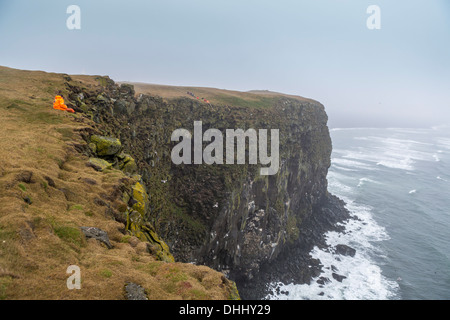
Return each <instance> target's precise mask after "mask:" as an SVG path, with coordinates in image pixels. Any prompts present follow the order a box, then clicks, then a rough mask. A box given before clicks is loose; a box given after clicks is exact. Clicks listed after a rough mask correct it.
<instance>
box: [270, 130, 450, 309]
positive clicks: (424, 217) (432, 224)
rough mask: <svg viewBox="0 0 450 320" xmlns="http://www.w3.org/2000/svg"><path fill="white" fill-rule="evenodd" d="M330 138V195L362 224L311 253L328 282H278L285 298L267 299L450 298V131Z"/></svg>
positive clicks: (354, 223) (342, 133)
mask: <svg viewBox="0 0 450 320" xmlns="http://www.w3.org/2000/svg"><path fill="white" fill-rule="evenodd" d="M330 131H331V132H330V133H331V137H332V141H333V152H332V161H331V162H332V164H331V167H330V169H329V173H328V177H327V178H328V184H329V191H330V192H331V193H333V194H335V195H336V196H338V197H340V198H341V199H343V200H344V201H345V202H346V203H347V208H348V210H349V211H350V213H351V214H352V216H353V217H354V218H356V219H351V220H350V221H348V222H346V223H344V227H345V232H344V233H337V232H329V233H327V234H326V239H327V243H328V244H329V245H330V248H329V249H324V250H320V249H318V248H317V247H316V248H314V249H313V251H312V252H311V255H312V256H313V257H314V258H317V259H319V260H320V261H321V264H322V265H323V267H322V271H323V272H322V274H321V275H320V276H319V277H324V278H326V279H328V280H329V281H325V283H322V284H320V283H317V282H316V280H317V279H318V278H319V277H317V278H315V279H313V280H312V281H311V283H310V284H309V285H308V284H304V285H293V284H282V283H273V284H271V286H272V287H273V288H276V287H278V288H280V290H279V291H278V292H284V293H283V294H279V295H269V296H267V299H352V300H353V299H355V300H356V299H358V300H359V299H365V300H366V299H376V300H384V299H406V300H412V299H450V128H449V127H444V126H443V127H435V128H431V129H400V128H389V129H372V128H354V129H332V130H330ZM337 244H345V245H348V246H350V247H352V248H354V249H356V254H355V255H354V256H353V257H351V256H342V255H338V254H336V253H334V250H333V247H334V246H336V245H337ZM332 273H336V274H339V275H341V276H345V277H346V278H345V279H343V280H342V282H339V281H337V280H336V279H334V278H333V276H332ZM322 279H323V278H322ZM274 292H276V291H274Z"/></svg>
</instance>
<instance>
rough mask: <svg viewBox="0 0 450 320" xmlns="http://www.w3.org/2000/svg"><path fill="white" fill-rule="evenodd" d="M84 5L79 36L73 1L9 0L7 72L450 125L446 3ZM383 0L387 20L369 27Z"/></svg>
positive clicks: (350, 119) (1, 12)
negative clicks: (259, 97) (218, 92)
mask: <svg viewBox="0 0 450 320" xmlns="http://www.w3.org/2000/svg"><path fill="white" fill-rule="evenodd" d="M75 2H76V5H78V6H79V8H80V16H81V23H80V26H81V29H79V30H70V29H68V27H67V20H68V19H69V17H70V16H71V15H70V14H67V12H66V10H67V8H68V7H69V6H70V5H71V4H73V3H72V2H69V1H60V2H58V3H57V4H55V3H54V2H52V1H49V0H45V1H40V2H39V3H35V2H34V1H26V0H18V1H14V2H13V3H11V2H7V1H5V0H0V39H1V40H2V41H0V64H1V65H5V66H7V67H11V68H16V69H23V70H41V71H45V72H56V73H67V74H90V75H108V76H109V77H110V78H111V79H113V80H114V81H116V82H134V83H147V84H158V85H169V86H186V87H205V88H218V89H222V90H231V91H241V92H248V91H251V90H269V91H272V92H280V93H284V94H289V95H296V96H301V97H305V98H308V99H313V100H316V101H319V102H320V103H322V104H323V105H324V106H325V110H326V111H327V114H328V116H329V121H328V123H329V126H330V128H345V127H380V128H381V127H416V128H417V127H432V126H439V125H446V124H448V122H449V120H447V119H450V117H449V116H450V113H449V111H448V109H449V108H448V107H449V104H450V103H449V101H450V92H449V90H448V88H449V87H450V79H449V78H450V77H448V74H450V61H449V59H448V57H449V56H450V44H449V43H448V41H446V39H448V38H449V37H450V4H449V3H448V2H445V0H434V1H431V2H429V3H427V4H426V6H424V5H423V2H421V1H419V0H414V1H405V0H401V1H396V2H395V3H390V2H389V1H387V0H377V1H366V0H364V1H357V0H348V1H345V2H341V3H336V2H334V1H331V0H324V1H322V2H321V4H318V3H316V2H313V1H290V0H285V1H281V2H274V1H254V0H248V1H245V2H239V1H227V2H224V1H215V2H211V1H205V0H197V1H192V2H191V3H185V2H183V1H180V0H172V1H166V2H164V3H161V2H156V1H145V2H144V1H137V0H135V1H130V2H128V3H127V4H126V5H124V4H123V3H122V2H119V1H110V2H108V3H105V2H100V1H97V2H92V1H90V2H89V1H86V0H81V1H75ZM374 4H375V5H378V6H379V8H380V21H381V24H380V29H375V30H371V29H369V28H368V27H367V25H366V21H367V20H368V19H369V18H370V16H371V15H370V14H368V13H367V9H368V7H369V6H370V5H374ZM18 16H20V17H21V19H17V17H18ZM30 53H31V54H30Z"/></svg>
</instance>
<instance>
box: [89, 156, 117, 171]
mask: <svg viewBox="0 0 450 320" xmlns="http://www.w3.org/2000/svg"><path fill="white" fill-rule="evenodd" d="M88 165H89V166H90V167H92V168H94V169H95V170H97V171H104V170H106V169H111V168H112V164H111V163H109V162H108V161H106V160H103V159H100V158H89V161H88Z"/></svg>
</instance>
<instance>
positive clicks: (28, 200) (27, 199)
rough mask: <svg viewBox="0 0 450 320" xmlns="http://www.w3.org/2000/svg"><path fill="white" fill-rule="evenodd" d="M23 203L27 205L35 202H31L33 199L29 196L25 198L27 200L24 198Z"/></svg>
mask: <svg viewBox="0 0 450 320" xmlns="http://www.w3.org/2000/svg"><path fill="white" fill-rule="evenodd" d="M23 201H25V203H27V204H32V203H33V201H32V200H31V198H30V197H29V196H25V198H23Z"/></svg>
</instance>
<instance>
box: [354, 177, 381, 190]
mask: <svg viewBox="0 0 450 320" xmlns="http://www.w3.org/2000/svg"><path fill="white" fill-rule="evenodd" d="M366 182H370V183H376V184H379V182H377V181H375V180H372V179H369V178H361V179H359V183H358V185H357V187H358V188H361V187H362V186H363V185H364V184H365V183H366Z"/></svg>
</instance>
